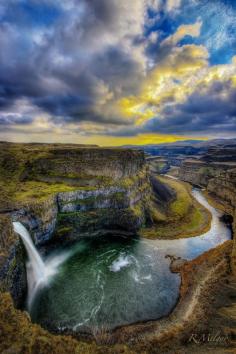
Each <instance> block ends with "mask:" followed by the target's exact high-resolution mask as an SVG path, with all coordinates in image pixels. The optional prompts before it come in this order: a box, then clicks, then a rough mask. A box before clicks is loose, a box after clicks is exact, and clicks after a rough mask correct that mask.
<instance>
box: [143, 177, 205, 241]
mask: <svg viewBox="0 0 236 354" xmlns="http://www.w3.org/2000/svg"><path fill="white" fill-rule="evenodd" d="M156 178H158V180H159V181H160V182H161V183H163V184H166V185H167V186H168V187H170V188H171V189H172V190H174V191H175V193H176V197H175V198H174V200H172V201H171V202H170V203H167V205H165V206H164V207H163V208H162V213H159V214H158V215H156V220H155V221H156V225H155V224H154V225H153V226H152V227H145V228H142V230H141V231H140V236H142V237H144V238H147V239H152V240H154V239H170V240H171V239H179V238H186V237H193V236H198V235H200V234H203V233H205V232H207V231H208V230H209V229H210V227H211V213H210V212H209V210H207V208H205V207H204V206H203V205H202V204H200V203H199V202H198V201H197V200H196V199H195V198H194V196H193V195H192V192H191V191H192V187H191V185H190V184H188V183H186V182H182V181H179V180H175V179H172V178H170V177H167V176H158V177H156ZM159 209H160V207H159Z"/></svg>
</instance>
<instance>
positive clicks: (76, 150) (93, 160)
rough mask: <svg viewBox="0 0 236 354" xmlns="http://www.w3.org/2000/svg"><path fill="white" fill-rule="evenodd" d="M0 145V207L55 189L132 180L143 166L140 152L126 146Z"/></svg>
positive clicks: (103, 184) (37, 197) (6, 207)
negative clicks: (127, 148)
mask: <svg viewBox="0 0 236 354" xmlns="http://www.w3.org/2000/svg"><path fill="white" fill-rule="evenodd" d="M0 148H1V149H0V190H1V194H0V204H1V209H2V210H7V209H11V208H13V207H14V205H15V203H16V202H25V201H27V200H30V201H31V200H36V199H38V200H40V199H44V198H46V197H47V195H51V194H53V193H55V192H61V191H68V190H75V189H79V188H81V189H94V188H98V187H99V188H100V187H102V186H109V185H112V184H114V183H120V184H122V183H124V184H126V185H127V184H129V183H130V184H132V183H133V181H132V179H133V176H135V175H137V174H138V173H139V172H140V171H141V170H142V168H144V166H145V161H144V155H143V153H142V152H140V151H132V150H126V149H112V148H110V149H108V148H106V149H105V148H104V149H103V148H95V147H89V148H88V147H86V148H85V147H81V146H77V145H60V144H52V145H47V144H11V143H0ZM55 178H56V180H55ZM129 178H131V181H128V179H129Z"/></svg>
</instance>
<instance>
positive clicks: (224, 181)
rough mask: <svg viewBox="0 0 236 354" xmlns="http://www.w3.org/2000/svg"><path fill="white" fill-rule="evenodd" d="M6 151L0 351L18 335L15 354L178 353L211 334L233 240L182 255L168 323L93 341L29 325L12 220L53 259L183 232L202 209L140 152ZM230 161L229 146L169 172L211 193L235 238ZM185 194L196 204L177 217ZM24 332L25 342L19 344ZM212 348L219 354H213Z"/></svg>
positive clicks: (7, 146)
mask: <svg viewBox="0 0 236 354" xmlns="http://www.w3.org/2000/svg"><path fill="white" fill-rule="evenodd" d="M0 144H1V152H0V171H1V178H0V187H1V196H0V202H1V204H0V205H1V207H0V246H1V253H0V297H1V306H0V311H1V318H2V320H1V323H0V332H1V335H2V336H5V339H4V343H5V344H4V345H3V347H2V348H1V349H2V350H7V348H9V345H10V344H9V343H10V341H11V339H10V338H12V335H13V333H15V332H17V333H18V334H17V338H15V340H14V342H15V344H14V345H13V347H12V348H13V349H12V350H13V352H14V353H18V352H19V353H20V352H22V350H24V349H22V348H23V347H22V346H24V345H25V348H27V349H26V351H25V352H27V350H28V351H29V352H30V351H31V352H33V353H34V352H35V353H36V352H37V353H47V352H50V353H54V352H55V353H58V352H59V353H60V350H61V353H76V352H78V351H81V352H84V353H89V352H94V353H99V352H100V353H101V352H102V353H119V352H123V353H143V352H144V351H146V352H147V353H155V350H156V352H157V350H159V349H160V348H162V350H164V352H165V353H168V350H169V348H170V346H171V345H173V343H175V345H176V346H177V348H179V350H181V343H182V342H183V341H184V342H187V341H188V338H189V336H190V335H191V333H192V332H191V331H193V330H199V331H204V330H205V328H206V327H205V326H206V325H207V323H209V318H210V316H211V315H212V313H214V311H216V309H215V307H214V306H215V305H214V304H211V301H210V299H211V298H212V297H214V296H216V295H215V294H216V293H217V292H218V291H219V287H220V288H225V286H226V285H225V284H226V283H227V281H229V277H232V274H234V272H236V269H235V267H236V262H235V256H236V246H235V240H234V241H230V240H229V241H226V242H225V243H223V244H222V245H219V246H217V247H216V248H214V249H212V250H209V251H208V252H206V253H203V254H202V255H199V256H198V257H196V258H195V259H193V260H187V261H186V260H182V259H178V257H177V258H173V259H172V260H171V269H172V271H173V272H177V273H178V274H180V277H181V286H180V295H179V299H178V302H177V306H176V307H175V309H174V311H173V312H172V313H171V314H170V316H168V317H166V318H163V319H160V320H159V321H153V320H152V321H148V322H147V323H143V324H142V323H140V324H137V325H135V324H134V325H128V326H124V327H121V328H120V329H119V328H118V329H115V330H114V332H113V333H112V334H111V333H109V334H106V333H99V334H97V335H96V336H95V338H94V339H92V340H91V339H90V340H89V341H88V340H87V339H86V340H85V339H84V338H82V339H81V338H80V336H79V335H77V337H76V338H72V337H71V336H70V335H71V333H67V334H68V335H67V336H65V335H57V336H55V335H53V334H51V333H49V332H47V331H46V330H45V329H43V328H41V327H40V326H39V325H37V324H33V323H32V322H31V320H30V318H29V316H28V314H27V313H26V312H22V310H21V309H22V307H23V304H24V302H25V298H26V295H27V274H26V267H25V262H26V258H27V255H26V251H25V248H24V246H23V244H22V242H21V240H20V239H19V237H18V236H17V234H16V233H14V230H13V225H12V222H20V223H22V224H23V225H24V226H25V227H26V228H27V230H28V231H29V233H30V235H31V237H32V239H33V242H34V244H35V246H36V247H37V248H38V249H40V250H41V252H42V253H43V254H47V249H51V248H55V247H57V246H58V245H61V244H70V243H73V242H75V241H78V240H80V239H87V240H90V239H93V238H97V237H98V238H99V237H103V236H104V235H105V236H106V237H108V239H109V237H111V236H114V235H123V236H124V237H128V238H130V239H132V238H133V237H134V236H136V235H137V234H138V235H140V236H141V237H142V236H144V237H146V236H145V235H147V231H146V230H152V231H153V230H154V231H155V230H156V229H158V228H163V230H165V231H167V230H168V229H167V226H166V225H168V224H169V221H170V220H171V222H174V223H175V224H174V225H175V228H176V226H177V225H178V227H180V225H181V222H183V221H184V220H185V214H186V215H187V214H189V212H190V211H191V212H194V210H195V209H196V210H199V205H198V204H195V203H196V202H194V203H192V199H191V196H190V192H188V190H189V189H188V188H189V187H187V185H185V184H183V185H181V184H180V183H179V182H176V184H175V183H174V182H171V181H170V180H168V178H164V177H156V175H155V171H154V170H152V169H153V168H154V167H153V164H152V163H150V162H149V161H148V160H149V159H147V160H146V159H145V153H144V151H143V150H140V149H136V148H135V149H131V148H129V149H124V148H120V149H118V148H99V147H96V146H90V147H85V146H77V145H60V144H54V145H47V144H45V145H44V144H13V143H4V142H2V143H0ZM213 150H214V149H213ZM191 151H192V150H191ZM233 151H234V150H233ZM201 153H202V150H201ZM223 154H224V157H222V156H223ZM232 155H234V154H232V148H230V147H229V149H228V150H227V149H225V150H224V152H223V150H221V151H219V148H218V150H217V152H216V151H215V150H214V151H212V150H210V149H208V150H207V152H206V153H205V155H204V154H203V155H201V156H200V155H199V156H198V157H197V158H194V157H193V156H191V158H190V159H189V158H183V159H182V158H181V162H178V163H177V164H175V159H176V157H173V156H171V157H170V158H171V159H172V160H171V161H170V158H169V157H168V158H167V160H168V164H169V166H168V169H169V170H170V174H172V172H171V170H172V171H173V174H174V175H175V176H178V178H179V179H181V180H183V181H185V182H188V183H191V184H192V185H197V186H200V187H202V188H205V189H206V191H205V193H206V194H205V195H206V197H207V199H208V201H209V203H213V201H214V203H215V204H214V205H215V206H217V207H218V208H220V209H221V210H222V211H223V213H224V216H223V218H225V220H226V221H227V222H233V228H234V230H235V220H236V219H235V217H234V216H235V196H236V194H235V190H236V185H235V183H236V180H235V177H236V173H235V169H234V163H235V161H234V158H232ZM225 156H226V157H225ZM215 157H216V158H215ZM164 158H165V157H163V156H162V157H160V159H164ZM177 160H178V159H177ZM212 160H213V161H212ZM178 161H180V160H178ZM152 162H153V161H152ZM161 163H163V161H161ZM159 172H160V171H159ZM168 173H169V172H168ZM156 178H157V179H156ZM183 190H184V191H185V193H186V194H184V197H185V196H186V198H187V199H188V198H190V199H188V203H189V204H187V206H186V205H184V213H185V214H184V213H183V214H182V212H183V210H182V208H183V206H182V205H181V210H179V205H178V209H176V200H178V198H179V196H180V195H183ZM181 193H182V194H181ZM173 206H174V207H175V208H174V207H173ZM171 209H173V210H172V214H170V212H169V210H171ZM185 209H186V210H185ZM201 213H202V215H203V216H205V218H203V219H204V220H205V224H204V228H206V230H207V228H208V225H209V223H210V219H209V218H208V217H207V215H208V214H207V211H206V210H205V209H204V208H202V210H201ZM191 215H192V214H191ZM193 215H194V214H193ZM198 216H199V215H198ZM229 216H230V217H231V219H230V218H229ZM185 221H186V220H185ZM186 225H187V223H186ZM199 230H200V229H197V230H195V231H194V233H193V236H194V235H195V233H196V234H197V232H198V233H200V231H199ZM235 231H236V230H235ZM235 231H234V232H235ZM145 232H146V234H145ZM148 232H149V234H150V231H148ZM168 232H172V230H170V231H169V230H168ZM151 235H152V234H151ZM174 237H177V235H175V236H174ZM150 238H152V236H151V237H150ZM170 238H171V237H170ZM170 242H171V241H170ZM233 242H234V244H233ZM231 269H232V273H231V272H230V270H231ZM231 283H232V284H233V281H232V282H231ZM219 302H220V299H219ZM209 304H210V305H209ZM231 305H232V304H231ZM17 308H18V309H17ZM193 313H194V316H193ZM192 316H193V317H192ZM199 321H200V322H201V321H202V323H200V324H199ZM186 324H187V325H186ZM213 328H214V325H213ZM22 331H23V332H24V333H25V334H24V336H25V339H24V341H23V342H22V343H20V339H19V338H20V337H21V335H22V333H23V332H22ZM232 331H233V329H232ZM230 335H232V333H231V332H230ZM18 336H19V338H18ZM173 336H175V337H176V339H175V340H174V341H173ZM30 337H32V338H33V339H30ZM2 338H3V337H2ZM95 339H96V341H95ZM131 344H132V345H134V346H135V349H132V348H131ZM228 344H229V347H230V348H231V347H232V345H233V344H232V341H231V342H230V343H228ZM14 346H15V347H14ZM59 347H60V349H59V351H58V348H59ZM192 347H193V344H191V343H190V344H189V348H191V350H193V351H195V352H198V350H199V348H198V347H194V348H193V349H192ZM153 348H156V349H153ZM208 349H209V348H208V347H207V350H208ZM132 350H133V351H132ZM209 350H212V348H210V349H209ZM214 350H216V351H215V352H217V348H215V347H214ZM220 350H222V348H220ZM170 352H171V351H170ZM221 352H222V351H221ZM219 353H220V352H219Z"/></svg>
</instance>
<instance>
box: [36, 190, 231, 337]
mask: <svg viewBox="0 0 236 354" xmlns="http://www.w3.org/2000/svg"><path fill="white" fill-rule="evenodd" d="M192 193H193V196H194V197H195V198H196V199H197V200H198V201H199V202H200V203H201V204H203V205H204V206H205V207H206V208H207V209H208V210H209V211H210V212H211V213H212V223H211V228H210V230H209V231H208V232H206V233H205V234H203V235H201V236H198V237H191V238H183V239H178V240H169V241H168V240H147V239H140V238H136V239H131V240H130V239H127V238H124V237H120V238H117V237H115V238H109V239H107V238H105V237H104V238H99V239H86V240H85V239H83V240H81V241H78V242H77V243H76V244H75V245H73V246H70V248H63V249H61V250H57V252H54V253H52V254H50V255H49V256H48V258H47V259H46V260H45V262H46V263H47V262H52V261H53V259H58V257H59V258H60V257H62V256H63V255H64V254H67V257H66V260H65V261H64V262H63V263H59V266H58V269H57V272H56V273H55V274H54V275H53V276H52V277H51V279H50V281H49V282H46V283H45V284H43V285H42V286H40V287H39V288H38V290H37V292H36V294H35V296H34V298H33V300H32V303H31V306H30V313H31V317H32V320H33V321H35V322H37V323H40V324H42V325H43V326H45V327H47V328H49V329H60V330H63V329H69V330H70V331H80V332H92V333H94V332H96V331H98V330H101V329H105V330H106V329H113V328H115V327H117V326H121V325H125V324H130V323H134V322H138V321H145V320H150V319H158V318H160V317H163V316H165V315H167V314H169V313H170V312H171V311H172V309H173V308H174V306H175V305H176V302H177V299H178V293H179V287H180V276H179V274H174V273H171V272H170V270H169V265H170V260H169V259H168V258H165V256H166V255H167V254H168V255H175V256H180V257H182V258H185V259H193V258H195V257H197V256H198V255H200V254H201V253H203V252H205V251H207V250H209V249H210V248H214V247H216V246H217V245H219V244H220V243H223V242H224V241H226V240H228V239H230V238H231V231H230V229H229V228H228V227H227V226H226V225H225V224H224V223H223V222H221V221H220V219H219V217H220V216H221V213H220V212H219V211H217V210H216V209H214V208H213V207H211V206H210V205H209V204H208V202H207V200H206V199H205V197H204V196H203V194H202V193H201V191H200V190H198V189H193V191H192Z"/></svg>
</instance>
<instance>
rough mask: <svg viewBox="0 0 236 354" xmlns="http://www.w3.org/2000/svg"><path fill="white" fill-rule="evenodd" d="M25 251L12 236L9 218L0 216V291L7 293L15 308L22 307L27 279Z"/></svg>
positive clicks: (14, 235) (16, 237) (17, 239)
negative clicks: (10, 296)
mask: <svg viewBox="0 0 236 354" xmlns="http://www.w3.org/2000/svg"><path fill="white" fill-rule="evenodd" d="M25 258H26V255H25V250H24V247H23V245H22V243H21V242H20V240H19V238H18V236H17V235H16V234H14V232H13V227H12V221H11V218H10V217H9V216H6V215H1V216H0V290H1V291H9V292H10V293H11V295H12V298H13V301H14V304H15V306H17V307H19V306H21V305H22V303H23V301H24V298H25V295H26V291H27V279H26V269H25Z"/></svg>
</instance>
